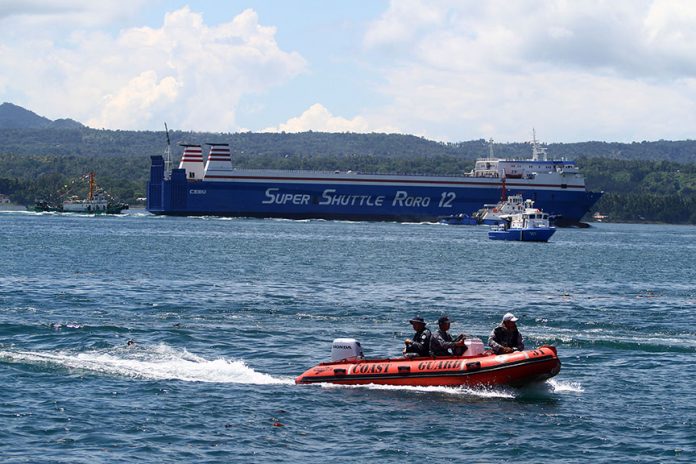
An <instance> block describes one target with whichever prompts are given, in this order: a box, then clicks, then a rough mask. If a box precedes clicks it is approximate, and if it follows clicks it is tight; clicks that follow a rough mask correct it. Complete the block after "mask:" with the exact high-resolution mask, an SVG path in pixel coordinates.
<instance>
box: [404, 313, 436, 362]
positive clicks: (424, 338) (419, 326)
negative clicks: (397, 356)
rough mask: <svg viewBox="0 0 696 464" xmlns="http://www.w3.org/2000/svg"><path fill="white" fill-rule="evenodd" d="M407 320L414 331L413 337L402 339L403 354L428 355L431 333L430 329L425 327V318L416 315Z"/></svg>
mask: <svg viewBox="0 0 696 464" xmlns="http://www.w3.org/2000/svg"><path fill="white" fill-rule="evenodd" d="M408 322H410V323H411V325H412V326H413V330H415V331H416V333H415V334H414V335H413V338H407V339H406V340H404V344H405V345H406V348H404V354H405V355H406V356H408V355H411V356H428V355H429V354H430V336H431V334H430V330H429V329H427V328H426V327H425V326H426V322H425V320H424V319H423V318H422V317H420V316H416V317H414V318H413V319H411V320H410V321H408Z"/></svg>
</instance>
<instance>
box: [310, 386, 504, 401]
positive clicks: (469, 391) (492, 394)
mask: <svg viewBox="0 0 696 464" xmlns="http://www.w3.org/2000/svg"><path fill="white" fill-rule="evenodd" d="M319 385H321V386H322V387H323V388H364V389H367V390H390V391H409V392H419V393H445V394H447V395H459V396H474V397H479V398H508V399H512V398H515V395H514V394H513V393H511V392H509V391H506V390H503V389H489V388H470V387H416V386H407V385H375V384H367V385H339V384H331V383H322V384H319Z"/></svg>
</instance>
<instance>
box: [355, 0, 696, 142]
mask: <svg viewBox="0 0 696 464" xmlns="http://www.w3.org/2000/svg"><path fill="white" fill-rule="evenodd" d="M364 46H365V50H366V52H367V53H368V54H370V56H371V57H372V58H373V60H374V61H375V62H379V63H380V64H379V65H378V66H377V69H378V70H379V72H380V73H381V75H382V77H383V79H384V83H383V84H382V85H381V86H380V87H379V89H378V90H379V92H380V93H381V94H382V95H383V96H384V97H386V99H387V100H389V102H390V103H388V104H387V105H385V106H384V107H383V108H381V109H378V110H375V111H374V114H373V115H372V118H371V119H370V120H371V121H372V122H375V121H378V120H382V121H387V120H388V121H390V122H391V124H394V125H397V126H399V127H400V128H402V129H403V130H405V131H407V132H418V131H421V132H425V133H426V135H427V136H428V137H433V138H437V139H444V140H462V139H468V138H478V137H488V136H493V137H496V138H500V139H503V140H520V139H525V138H526V137H525V134H528V133H529V132H531V127H532V126H533V125H536V126H537V129H538V130H540V131H541V133H542V134H546V137H547V138H548V139H551V140H587V139H609V140H643V139H650V138H651V137H653V138H686V137H690V136H693V131H692V128H693V127H694V123H696V92H695V90H696V89H695V86H694V84H695V83H696V80H695V79H694V76H696V3H693V2H686V1H683V2H679V1H669V0H654V1H651V0H638V1H636V0H626V1H618V0H617V1H603V0H594V1H589V0H588V1H582V2H577V1H566V0H548V1H541V2H540V1H536V0H534V1H531V0H528V1H523V0H520V1H515V2H510V1H507V0H490V1H486V2H480V1H474V0H469V1H459V0H458V1H451V0H428V1H427V2H426V1H420V2H419V1H416V0H411V1H409V2H408V5H406V4H405V3H404V2H402V1H398V0H394V1H392V3H391V6H390V8H389V9H388V10H387V11H386V12H385V13H384V14H383V16H382V17H381V18H380V19H379V20H377V21H375V22H373V23H372V24H371V26H370V28H369V30H368V31H367V32H366V34H365V37H364Z"/></svg>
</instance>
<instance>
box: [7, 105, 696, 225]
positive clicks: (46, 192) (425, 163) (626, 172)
mask: <svg viewBox="0 0 696 464" xmlns="http://www.w3.org/2000/svg"><path fill="white" fill-rule="evenodd" d="M35 116H36V115H35ZM31 120H33V121H34V122H36V123H41V121H38V120H36V119H35V118H33V117H32V118H31ZM44 122H45V121H44ZM54 122H56V121H54ZM170 139H171V142H172V155H173V159H174V161H175V162H177V161H178V159H179V157H180V155H181V149H180V148H179V147H177V146H176V143H177V142H187V143H206V142H227V143H229V144H230V146H231V150H232V158H233V164H234V165H235V166H239V167H256V168H261V167H263V168H277V169H331V170H333V169H342V170H348V169H352V170H355V171H362V172H399V173H431V174H460V173H463V172H467V171H470V170H471V169H472V168H473V160H474V159H476V158H479V157H482V156H486V155H487V154H488V150H489V145H488V142H486V141H485V140H483V139H481V140H472V141H466V142H459V143H439V142H434V141H431V140H427V139H424V138H422V137H416V136H412V135H400V134H353V133H344V134H333V133H320V132H305V133H300V134H284V133H281V134H258V133H236V134H221V133H197V132H179V131H172V132H170ZM0 141H1V142H0V194H5V195H8V196H9V197H10V199H11V200H12V201H13V202H15V203H19V204H30V203H32V202H33V201H35V200H36V199H40V198H41V199H51V198H53V199H56V196H57V194H58V192H61V191H62V190H63V189H64V186H65V185H69V184H70V183H71V182H72V181H73V180H74V179H78V178H80V177H81V176H82V175H83V174H84V173H86V172H88V171H90V170H93V171H95V172H96V173H97V180H98V183H99V184H100V185H101V186H102V187H104V188H106V189H107V190H108V191H109V192H110V193H112V194H113V195H114V196H116V197H118V198H119V199H121V200H124V201H128V202H131V203H132V202H135V201H136V198H139V197H144V196H145V184H146V182H147V178H148V175H149V165H150V155H159V154H163V153H164V151H165V149H166V147H167V142H166V135H165V133H164V131H161V132H147V131H145V132H134V131H112V130H97V129H90V128H86V127H84V126H82V127H74V128H68V129H66V128H58V127H56V126H55V125H48V126H43V128H40V129H37V128H21V129H17V128H15V129H12V128H5V129H1V128H0ZM547 148H548V154H549V156H550V157H552V158H561V157H564V158H568V159H575V160H577V162H578V166H580V168H581V169H582V172H583V173H584V174H585V177H586V180H587V186H588V189H590V190H595V191H598V190H603V191H605V192H606V194H605V195H604V196H603V197H602V199H601V200H600V201H599V202H598V203H597V205H595V207H594V208H593V210H592V211H590V213H593V212H594V211H601V212H602V213H603V214H605V215H608V216H609V220H617V221H632V222H634V221H658V222H670V223H691V224H696V141H692V140H687V141H657V142H640V143H630V144H621V143H606V142H584V143H566V144H549V145H548V147H547ZM494 149H495V153H494V154H495V156H496V157H523V158H527V157H529V155H530V154H531V146H530V145H529V144H528V143H510V144H495V145H494ZM76 193H77V192H76Z"/></svg>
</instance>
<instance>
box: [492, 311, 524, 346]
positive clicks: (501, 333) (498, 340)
mask: <svg viewBox="0 0 696 464" xmlns="http://www.w3.org/2000/svg"><path fill="white" fill-rule="evenodd" d="M488 345H489V346H490V347H491V348H492V349H493V351H494V352H495V354H505V353H512V352H513V351H522V350H524V342H523V341H522V335H521V334H520V332H519V330H517V318H516V317H515V315H514V314H512V313H506V314H505V315H504V316H503V321H502V322H501V323H500V325H499V326H498V327H496V328H495V329H493V332H491V336H490V337H488Z"/></svg>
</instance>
